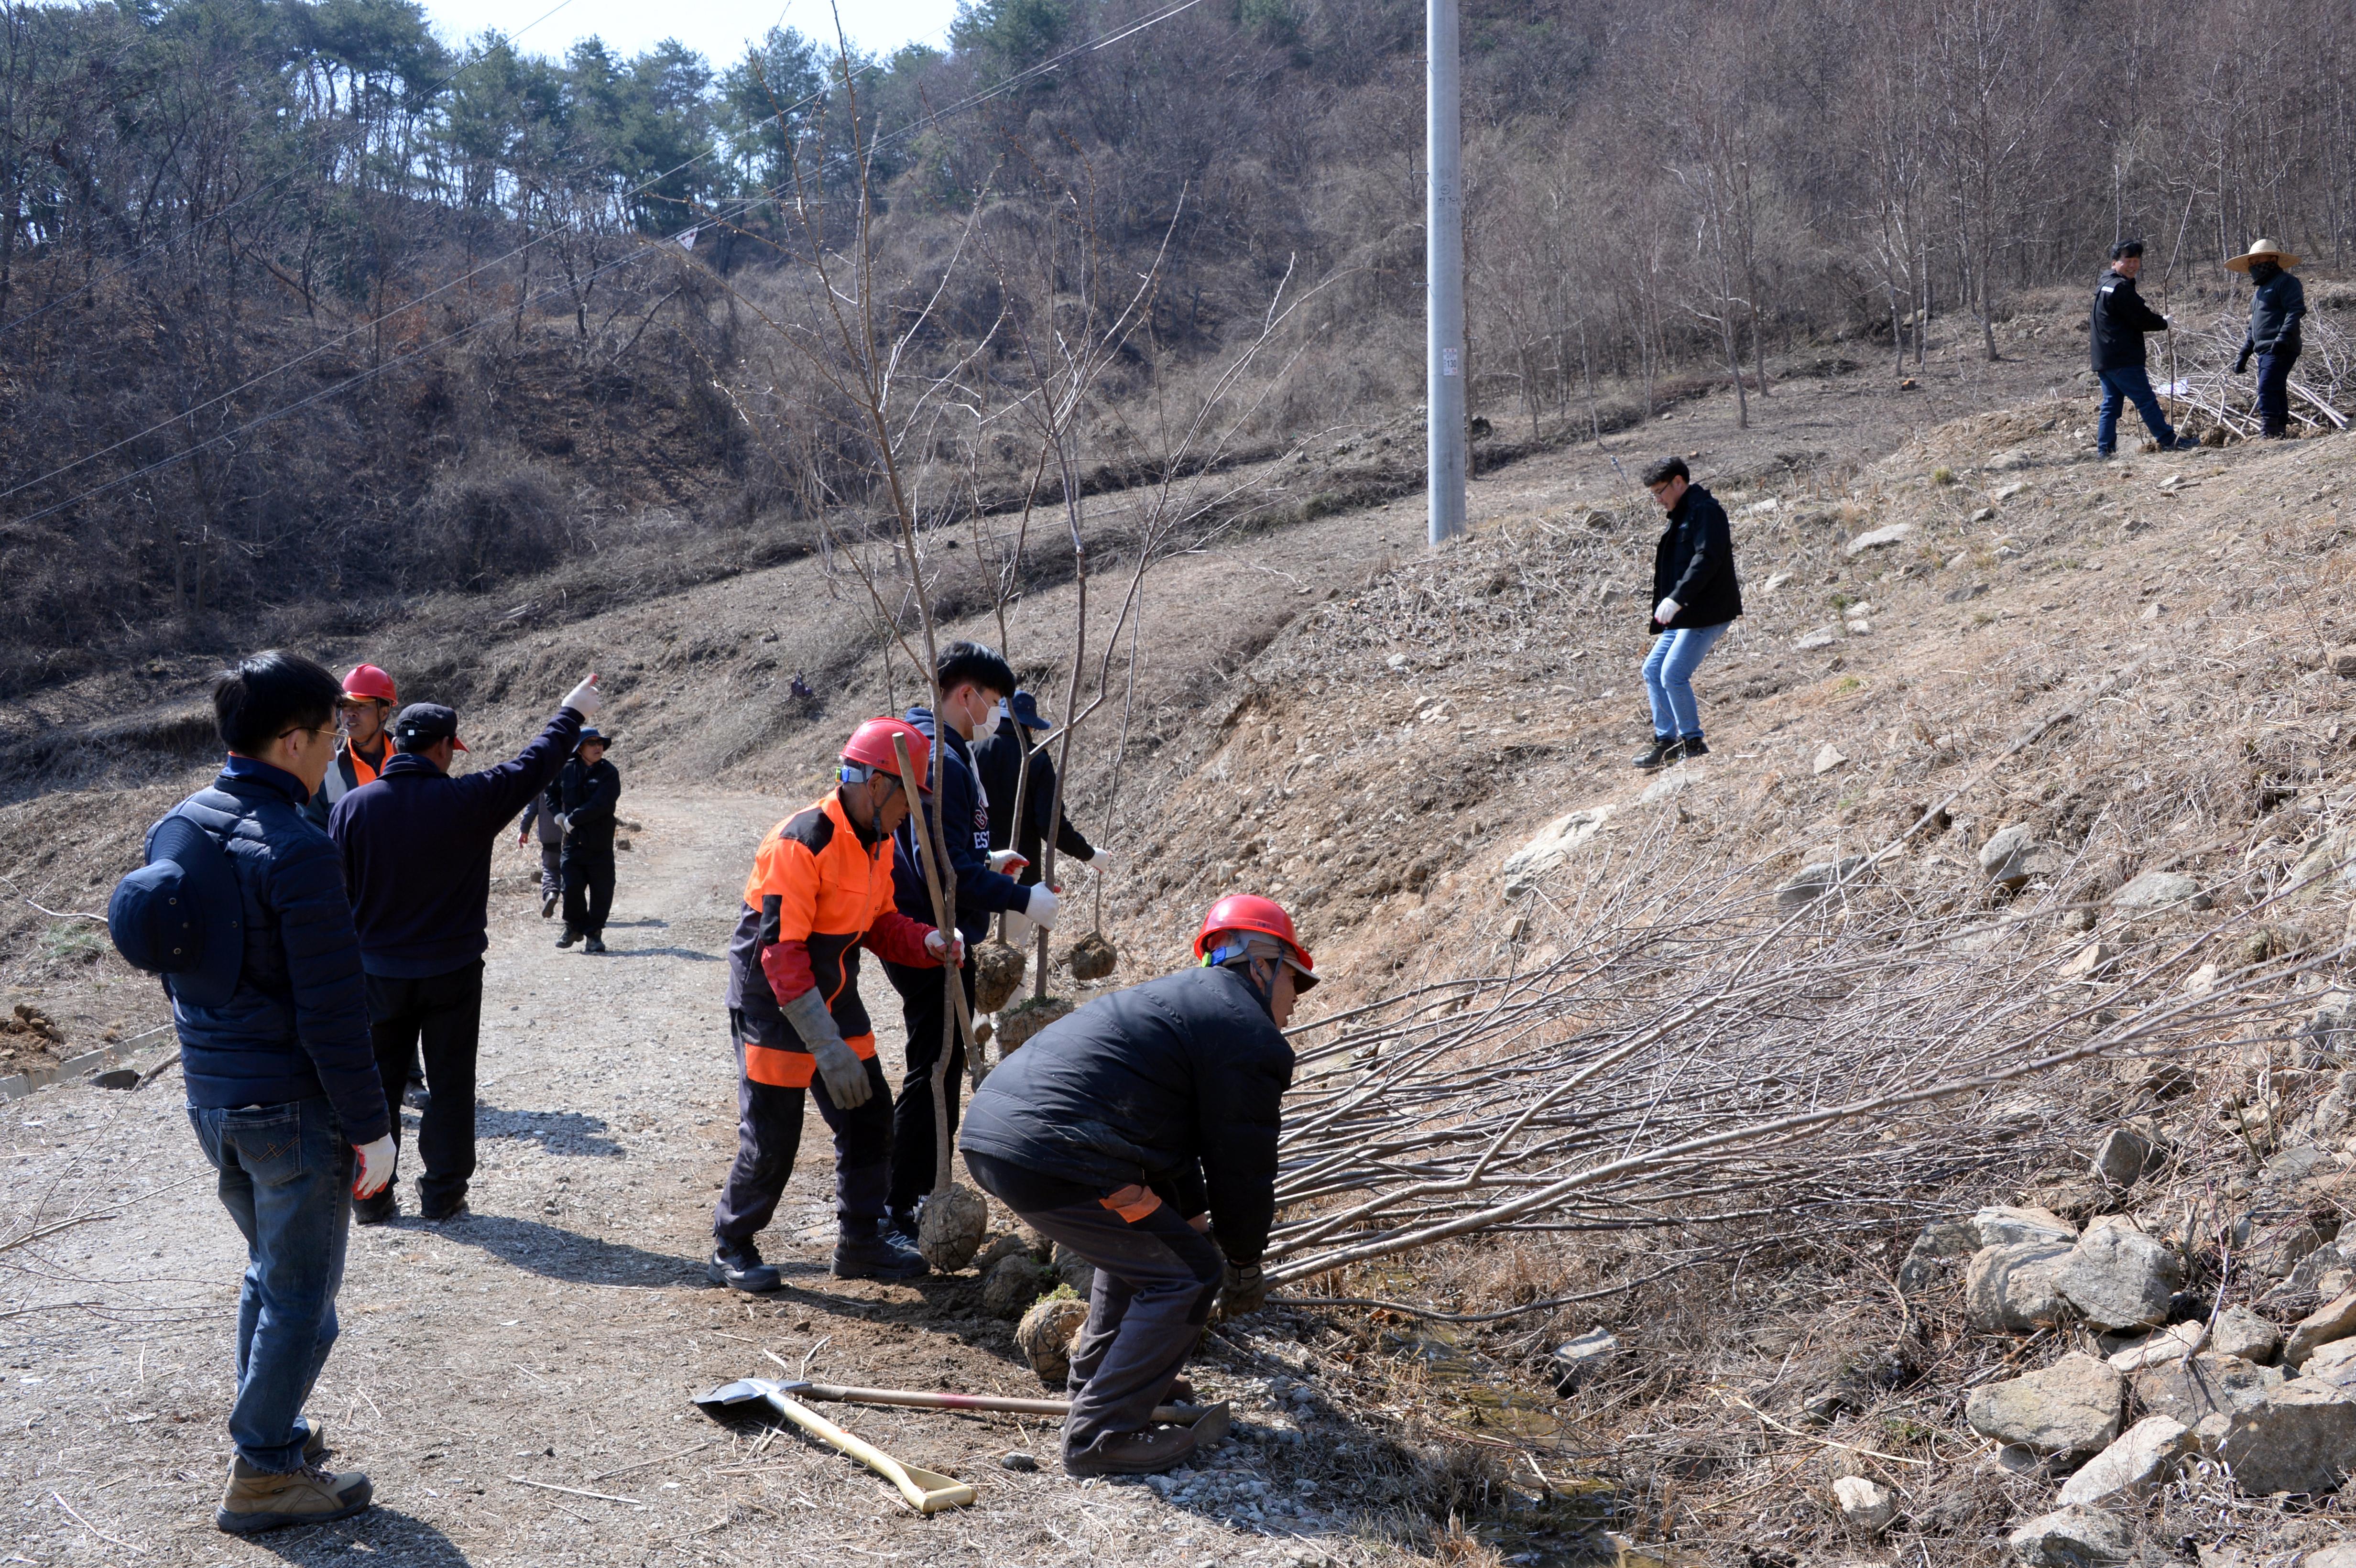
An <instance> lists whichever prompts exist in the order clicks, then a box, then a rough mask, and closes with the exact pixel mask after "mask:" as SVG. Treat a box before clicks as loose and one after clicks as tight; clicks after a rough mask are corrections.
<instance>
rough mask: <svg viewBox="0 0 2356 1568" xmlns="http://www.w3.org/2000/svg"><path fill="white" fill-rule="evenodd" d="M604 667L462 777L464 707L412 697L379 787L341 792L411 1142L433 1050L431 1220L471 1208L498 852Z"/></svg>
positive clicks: (376, 1033)
mask: <svg viewBox="0 0 2356 1568" xmlns="http://www.w3.org/2000/svg"><path fill="white" fill-rule="evenodd" d="M596 680H597V677H595V676H594V675H593V676H590V677H588V678H587V679H585V680H584V681H582V683H581V684H580V685H578V686H576V687H574V688H573V689H572V691H570V692H568V693H567V694H566V695H565V698H564V701H563V703H562V706H560V707H559V708H558V709H557V710H556V714H555V716H554V717H553V718H552V719H550V720H549V721H548V723H547V726H546V727H545V728H544V729H542V730H541V732H540V735H539V737H538V738H537V739H536V740H534V741H532V742H531V744H530V745H529V746H526V747H525V748H524V749H523V750H522V751H521V752H519V753H517V754H516V755H515V756H513V757H511V758H509V760H508V761H506V762H504V763H498V765H496V766H494V767H487V768H482V769H478V770H477V771H476V772H474V773H464V774H460V775H457V776H455V777H454V776H452V774H451V773H450V763H451V760H452V758H453V757H454V756H455V753H456V752H458V751H460V750H461V749H463V747H464V745H465V742H464V741H460V740H459V739H458V715H457V714H456V713H455V712H453V711H452V710H451V709H448V708H445V707H444V706H442V705H441V704H440V703H438V702H412V703H411V704H410V705H409V706H408V707H406V708H404V709H402V710H401V717H400V718H399V719H397V720H394V722H393V726H392V746H393V752H394V753H395V754H394V756H393V758H392V760H391V762H389V763H386V764H385V766H384V772H383V773H381V774H380V775H378V778H377V781H376V782H375V783H374V784H363V785H361V786H360V787H359V789H356V790H354V791H352V793H351V794H349V795H346V796H344V798H343V799H342V800H340V801H338V802H337V803H336V809H335V810H334V811H332V812H330V813H329V814H328V816H327V836H328V837H330V838H332V839H334V840H335V843H336V849H337V853H338V854H339V855H340V856H341V857H342V859H343V866H344V886H345V888H346V889H347V890H348V891H349V892H350V894H351V907H352V924H353V926H354V928H355V929H356V930H357V931H358V933H359V943H360V967H361V969H362V970H363V971H364V972H365V974H366V975H367V977H368V1015H369V1040H370V1043H371V1044H372V1045H373V1046H374V1048H375V1051H376V1062H377V1072H378V1074H379V1076H380V1077H381V1078H382V1080H383V1082H384V1091H385V1105H386V1110H387V1111H388V1113H389V1114H390V1115H391V1121H392V1135H391V1136H392V1139H393V1142H394V1144H395V1145H396V1147H397V1146H398V1145H399V1143H400V1140H401V1090H402V1083H403V1081H404V1080H405V1079H406V1078H407V1077H408V1068H409V1059H410V1056H411V1054H412V1052H415V1051H420V1050H421V1049H422V1051H423V1054H424V1058H425V1086H426V1088H427V1090H428V1091H429V1092H430V1098H429V1099H428V1100H427V1102H426V1105H425V1110H424V1113H423V1115H422V1116H421V1117H420V1118H419V1120H418V1125H417V1152H418V1156H419V1157H420V1158H421V1160H422V1161H423V1164H424V1167H425V1171H424V1174H423V1175H422V1176H420V1177H419V1178H418V1180H417V1196H418V1202H419V1206H420V1207H421V1209H422V1210H423V1213H424V1216H425V1218H426V1219H428V1220H432V1221H442V1220H455V1219H456V1218H457V1217H458V1216H459V1215H461V1214H463V1213H464V1212H465V1211H466V1185H467V1183H468V1182H469V1181H471V1180H473V1179H474V1175H475V1052H476V1049H477V1044H478V1043H479V1037H480V1034H481V1030H482V1021H483V955H484V953H485V952H487V950H488V949H489V947H490V935H489V929H490V901H491V850H492V848H493V847H494V846H495V845H497V844H498V838H499V835H500V834H501V833H502V832H504V831H505V830H506V828H507V825H508V824H509V823H510V822H512V821H514V820H515V817H516V814H517V813H518V812H519V811H521V810H522V809H523V807H524V803H525V802H526V801H528V800H530V798H531V797H532V795H534V794H535V793H537V792H538V791H540V790H541V789H542V788H545V787H546V785H547V784H548V781H549V778H550V776H551V775H552V774H553V773H555V772H556V770H557V768H558V767H559V766H561V765H562V763H563V761H564V758H565V757H566V756H567V755H568V754H569V753H570V752H572V750H573V736H574V735H575V734H576V733H578V732H579V731H580V728H581V721H582V720H583V719H584V718H586V717H588V716H589V715H591V714H594V712H596V711H597V707H598V701H599V699H598V695H597V687H596ZM396 1212H397V1209H396V1206H395V1204H394V1200H393V1190H392V1189H391V1187H390V1186H388V1187H386V1188H385V1189H384V1190H383V1191H382V1192H380V1193H378V1194H377V1195H376V1196H375V1197H374V1198H373V1199H370V1200H368V1201H366V1202H363V1203H359V1204H356V1205H354V1217H355V1218H356V1219H357V1220H358V1221H359V1222H360V1223H361V1224H363V1225H369V1224H382V1223H384V1222H385V1221H388V1220H390V1219H391V1218H392V1217H393V1215H394V1214H395V1213H396Z"/></svg>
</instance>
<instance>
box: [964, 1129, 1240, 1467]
mask: <svg viewBox="0 0 2356 1568" xmlns="http://www.w3.org/2000/svg"><path fill="white" fill-rule="evenodd" d="M966 1168H967V1169H969V1170H970V1171H972V1172H973V1179H975V1180H976V1181H979V1182H980V1183H981V1184H982V1186H983V1187H984V1188H988V1187H989V1186H990V1177H989V1174H988V1170H987V1166H986V1164H985V1163H984V1162H981V1161H979V1160H977V1159H976V1158H975V1157H971V1156H969V1157H967V1159H966ZM991 1196H992V1197H998V1199H999V1201H1000V1202H1001V1203H1006V1200H1005V1199H1004V1198H1002V1197H999V1195H998V1194H997V1193H996V1192H994V1191H993V1192H992V1193H991ZM1007 1207H1008V1208H1010V1209H1012V1208H1013V1207H1014V1206H1013V1205H1012V1203H1007ZM1015 1212H1016V1213H1017V1214H1019V1215H1020V1216H1021V1217H1022V1219H1023V1222H1024V1223H1025V1224H1027V1225H1029V1226H1030V1227H1031V1228H1032V1229H1033V1230H1035V1231H1037V1232H1039V1233H1040V1234H1042V1235H1044V1236H1045V1237H1047V1238H1048V1239H1049V1240H1051V1241H1057V1242H1061V1243H1064V1245H1066V1246H1067V1247H1069V1248H1071V1249H1072V1251H1074V1252H1076V1253H1079V1255H1080V1256H1082V1257H1084V1258H1086V1259H1087V1261H1088V1262H1089V1263H1090V1264H1094V1265H1095V1267H1096V1271H1097V1283H1096V1286H1095V1288H1094V1289H1092V1290H1090V1291H1089V1292H1088V1318H1087V1322H1086V1323H1085V1324H1083V1325H1082V1326H1081V1328H1080V1332H1079V1336H1078V1337H1077V1338H1076V1339H1074V1340H1073V1341H1072V1375H1071V1395H1072V1409H1071V1413H1070V1414H1068V1415H1066V1416H1065V1417H1064V1453H1065V1455H1066V1456H1067V1457H1068V1456H1071V1455H1074V1454H1077V1453H1080V1452H1082V1451H1084V1450H1085V1449H1087V1447H1089V1446H1090V1445H1093V1444H1094V1443H1095V1442H1096V1441H1097V1440H1098V1438H1101V1437H1107V1436H1110V1435H1114V1434H1117V1433H1122V1432H1141V1431H1143V1430H1144V1429H1145V1428H1146V1427H1148V1426H1150V1425H1151V1424H1152V1417H1153V1407H1154V1406H1155V1405H1157V1404H1160V1403H1162V1395H1164V1394H1166V1393H1168V1392H1170V1384H1171V1381H1172V1380H1173V1379H1174V1378H1176V1377H1177V1375H1178V1369H1179V1368H1181V1367H1183V1366H1184V1365H1185V1364H1186V1358H1187V1356H1189V1355H1190V1354H1192V1353H1193V1351H1194V1347H1195V1346H1196V1345H1197V1344H1199V1343H1200V1342H1201V1340H1202V1338H1203V1325H1204V1324H1205V1323H1206V1322H1208V1321H1209V1320H1210V1317H1211V1304H1212V1302H1213V1301H1214V1300H1215V1299H1216V1298H1217V1296H1218V1294H1219V1280H1220V1278H1221V1276H1222V1275H1223V1274H1224V1273H1225V1266H1224V1265H1225V1260H1224V1259H1223V1258H1222V1257H1221V1256H1220V1255H1219V1249H1218V1246H1217V1245H1216V1244H1215V1243H1213V1242H1212V1240H1211V1239H1210V1238H1209V1237H1208V1236H1205V1235H1204V1234H1202V1233H1201V1232H1198V1231H1196V1230H1195V1229H1194V1227H1193V1226H1191V1225H1189V1224H1187V1223H1186V1221H1183V1220H1182V1219H1180V1218H1179V1217H1178V1212H1177V1211H1176V1210H1174V1209H1173V1208H1172V1207H1171V1206H1170V1205H1169V1204H1167V1203H1164V1204H1162V1205H1160V1206H1159V1207H1158V1208H1156V1209H1155V1210H1154V1211H1153V1212H1151V1214H1148V1215H1147V1216H1145V1218H1144V1219H1142V1220H1138V1221H1128V1220H1124V1219H1122V1218H1121V1217H1120V1216H1119V1215H1118V1214H1116V1213H1114V1212H1113V1211H1111V1210H1109V1209H1107V1208H1105V1207H1104V1206H1103V1205H1102V1204H1099V1203H1093V1202H1091V1203H1083V1204H1076V1205H1074V1206H1072V1207H1070V1208H1065V1209H1048V1210H1044V1211H1039V1212H1035V1213H1034V1212H1031V1211H1026V1210H1020V1209H1017V1210H1015Z"/></svg>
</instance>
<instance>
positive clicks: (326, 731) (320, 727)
mask: <svg viewBox="0 0 2356 1568" xmlns="http://www.w3.org/2000/svg"><path fill="white" fill-rule="evenodd" d="M335 732H336V726H335V723H334V721H333V720H330V721H328V722H327V723H325V724H297V725H295V728H293V729H292V730H281V731H278V738H279V739H280V740H282V741H284V739H286V737H287V736H289V735H332V734H334V733H335Z"/></svg>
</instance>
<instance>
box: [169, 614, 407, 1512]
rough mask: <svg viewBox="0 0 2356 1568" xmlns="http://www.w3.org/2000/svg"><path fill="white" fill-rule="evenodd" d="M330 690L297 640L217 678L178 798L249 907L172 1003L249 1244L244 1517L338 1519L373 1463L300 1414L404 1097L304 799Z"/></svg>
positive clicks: (193, 1110)
mask: <svg viewBox="0 0 2356 1568" xmlns="http://www.w3.org/2000/svg"><path fill="white" fill-rule="evenodd" d="M336 697H337V687H336V677H334V676H332V675H329V674H328V673H327V671H326V670H324V669H322V668H320V667H319V666H317V665H316V664H314V663H313V662H311V661H310V660H309V659H306V658H301V657H297V656H295V655H292V654H284V653H267V654H262V655H260V656H256V657H253V658H250V659H247V660H246V661H245V662H244V663H243V664H241V665H240V666H239V667H237V668H236V669H235V670H232V671H231V672H230V673H229V674H228V675H226V676H224V677H221V679H220V682H219V683H218V684H217V685H216V686H215V687H214V688H213V712H214V716H215V718H216V720H218V722H219V724H220V736H221V740H222V741H223V743H225V744H226V745H227V746H228V748H229V752H230V755H229V762H228V764H227V765H226V766H224V767H223V768H222V769H221V772H220V777H219V778H218V779H216V780H215V781H214V782H213V784H212V785H211V786H210V787H209V788H207V789H202V790H199V791H198V792H197V793H196V794H195V795H190V796H189V797H188V798H187V799H186V800H184V801H182V802H181V803H180V805H178V807H177V809H176V810H175V811H174V813H173V816H178V817H185V818H187V819H188V820H190V821H192V822H194V823H195V824H196V826H197V827H198V828H199V829H200V830H201V831H202V833H203V834H204V836H205V837H207V838H209V839H210V840H211V841H212V842H213V843H214V844H215V845H216V846H218V847H219V848H220V849H221V850H223V851H225V852H226V855H227V859H228V861H229V864H230V868H231V869H232V870H233V871H234V873H235V876H236V880H237V883H238V890H239V892H240V894H241V902H242V906H243V913H242V916H241V920H240V922H239V923H240V925H241V927H242V939H241V940H242V945H243V949H244V951H243V956H242V958H241V960H240V965H239V968H238V971H237V978H236V982H235V989H234V990H233V991H230V992H228V993H227V995H226V998H225V999H224V1000H222V1001H221V1002H220V1005H218V1006H199V1005H195V1004H194V1003H192V1002H191V1001H189V1000H187V999H185V998H184V997H181V996H179V995H178V994H177V991H176V994H175V996H174V998H173V1004H172V1022H173V1024H174V1026H175V1029H177V1033H178V1035H179V1037H180V1073H181V1079H182V1082H183V1083H185V1084H186V1085H187V1100H188V1120H189V1121H190V1123H192V1124H193V1125H194V1126H195V1128H196V1133H197V1141H198V1144H199V1145H201V1146H202V1147H203V1148H204V1151H205V1157H206V1158H208V1159H209V1160H210V1161H211V1162H212V1163H213V1166H214V1168H216V1169H218V1170H219V1171H220V1200H221V1206H222V1207H223V1208H225V1209H227V1210H228V1211H230V1218H231V1219H233V1220H235V1221H236V1222H237V1228H238V1229H239V1231H241V1232H243V1233H244V1236H245V1243H246V1255H247V1258H248V1260H249V1261H248V1263H247V1265H246V1270H245V1285H244V1289H243V1294H242V1298H241V1301H240V1303H239V1307H238V1326H237V1395H236V1399H235V1401H234V1403H231V1405H230V1414H229V1430H230V1439H231V1441H232V1442H233V1443H234V1444H235V1445H236V1450H237V1456H236V1458H235V1460H234V1461H233V1462H232V1463H231V1466H230V1482H229V1489H228V1493H227V1495H226V1496H225V1497H224V1498H223V1499H222V1502H221V1507H220V1511H219V1512H218V1513H217V1514H216V1515H215V1516H214V1522H215V1523H217V1524H218V1525H220V1528H221V1529H223V1530H225V1531H231V1532H233V1533H236V1534H249V1533H252V1532H254V1531H263V1530H273V1529H275V1528H277V1527H278V1526H281V1525H287V1524H303V1523H316V1522H318V1521H321V1520H331V1519H341V1518H343V1517H344V1516H346V1515H347V1514H352V1513H357V1512H359V1510H360V1509H364V1508H366V1507H368V1506H369V1498H370V1496H371V1493H370V1489H369V1481H368V1477H366V1476H363V1475H360V1474H359V1473H357V1472H346V1473H343V1474H337V1472H335V1471H331V1470H329V1469H327V1468H326V1467H323V1466H322V1465H321V1464H320V1463H319V1460H320V1458H321V1457H322V1456H324V1455H325V1454H326V1452H327V1444H326V1440H325V1439H324V1437H323V1436H322V1435H320V1432H319V1429H318V1428H317V1427H316V1425H314V1424H311V1423H310V1422H308V1421H306V1420H305V1418H304V1416H303V1413H302V1411H303V1402H304V1400H305V1398H306V1397H307V1396H308V1395H309V1393H310V1392H311V1386H312V1384H313V1383H314V1382H315V1381H317V1379H318V1376H319V1371H320V1369H321V1368H322V1367H324V1366H325V1365H326V1364H327V1350H328V1348H329V1347H330V1346H332V1345H333V1344H334V1343H335V1341H336V1331H337V1324H336V1293H337V1289H338V1287H339V1286H340V1285H342V1283H343V1275H344V1251H345V1241H346V1238H347V1236H348V1233H349V1226H350V1222H351V1209H350V1207H349V1205H350V1202H351V1199H352V1197H353V1195H355V1194H359V1195H362V1196H366V1195H368V1194H371V1193H374V1192H376V1191H378V1190H379V1189H381V1188H382V1187H383V1186H384V1185H385V1184H386V1183H387V1182H388V1181H390V1180H391V1177H392V1166H393V1144H392V1138H391V1116H393V1115H398V1112H397V1110H395V1111H388V1109H387V1107H386V1095H385V1092H384V1090H383V1088H382V1086H381V1085H380V1083H379V1082H378V1079H377V1067H376V1059H375V1056H374V1054H373V1053H372V1052H371V1051H370V1050H369V1037H368V1009H367V1005H366V997H365V994H364V992H363V991H362V988H361V980H360V953H359V943H358V942H357V941H356V940H355V938H354V936H353V933H352V912H351V905H350V904H349V903H348V901H346V899H345V897H344V883H343V878H342V876H341V874H340V873H339V871H338V869H337V865H336V852H335V848H334V847H333V846H331V845H330V844H329V843H328V842H327V836H326V835H325V834H323V833H321V832H320V831H319V830H318V829H317V828H316V827H314V826H312V825H311V823H309V822H308V821H306V820H305V817H304V816H303V807H304V805H305V802H306V801H307V800H308V799H309V798H310V796H311V794H312V792H314V791H315V790H316V789H318V787H319V785H320V781H321V780H322V779H323V778H325V777H326V775H327V767H328V764H329V763H330V761H331V759H332V757H333V755H334V751H335V744H336ZM166 820H167V821H168V820H169V819H166ZM164 827H165V824H163V823H159V824H157V826H156V827H155V829H151V830H150V833H149V839H150V843H151V846H152V845H153V844H154V843H155V839H156V837H157V835H158V834H159V833H160V832H161V831H162V830H163V828H164ZM206 934H207V936H208V938H210V937H211V936H212V935H213V934H215V933H211V932H208V933H206ZM223 934H226V935H228V936H229V937H230V938H231V939H232V940H236V939H238V938H239V933H238V932H236V931H230V932H228V933H223ZM224 984H226V981H224ZM393 1083H394V1085H395V1089H396V1092H398V1086H399V1083H400V1080H399V1079H398V1078H396V1079H394V1080H393Z"/></svg>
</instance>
